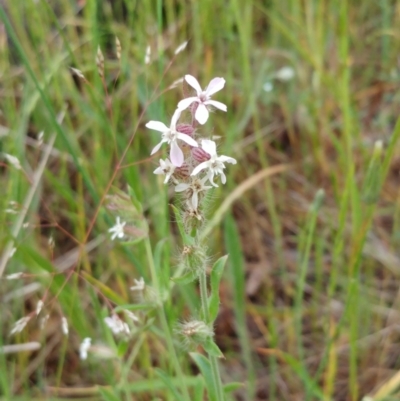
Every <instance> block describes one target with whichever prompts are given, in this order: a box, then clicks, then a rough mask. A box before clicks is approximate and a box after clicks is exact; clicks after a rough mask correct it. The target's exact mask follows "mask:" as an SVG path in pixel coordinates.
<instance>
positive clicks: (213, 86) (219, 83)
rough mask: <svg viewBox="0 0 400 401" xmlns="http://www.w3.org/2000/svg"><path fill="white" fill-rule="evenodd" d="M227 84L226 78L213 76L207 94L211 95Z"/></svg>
mask: <svg viewBox="0 0 400 401" xmlns="http://www.w3.org/2000/svg"><path fill="white" fill-rule="evenodd" d="M224 86H225V79H224V78H213V79H212V80H211V81H210V83H209V84H208V86H207V89H206V95H207V96H211V95H213V94H214V93H216V92H218V91H220V90H221V89H222V88H223V87H224Z"/></svg>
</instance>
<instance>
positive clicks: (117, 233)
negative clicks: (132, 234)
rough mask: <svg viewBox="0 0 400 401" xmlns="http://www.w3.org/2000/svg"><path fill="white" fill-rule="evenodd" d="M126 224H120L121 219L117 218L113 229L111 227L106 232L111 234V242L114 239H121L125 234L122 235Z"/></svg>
mask: <svg viewBox="0 0 400 401" xmlns="http://www.w3.org/2000/svg"><path fill="white" fill-rule="evenodd" d="M125 224H126V222H125V221H123V222H121V219H120V218H119V217H117V221H116V223H115V226H114V227H111V228H110V229H109V230H108V232H109V233H113V234H112V235H111V240H112V241H114V240H115V238H117V237H118V238H123V237H124V235H125V233H124V227H125Z"/></svg>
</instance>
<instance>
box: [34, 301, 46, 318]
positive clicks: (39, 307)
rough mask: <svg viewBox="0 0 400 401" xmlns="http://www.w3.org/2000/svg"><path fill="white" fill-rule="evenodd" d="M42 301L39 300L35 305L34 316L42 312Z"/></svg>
mask: <svg viewBox="0 0 400 401" xmlns="http://www.w3.org/2000/svg"><path fill="white" fill-rule="evenodd" d="M43 305H44V303H43V301H42V300H41V299H40V300H39V301H38V303H37V305H36V316H37V315H39V313H40V312H41V311H42V308H43Z"/></svg>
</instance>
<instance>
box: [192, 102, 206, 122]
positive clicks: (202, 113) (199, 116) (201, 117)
mask: <svg viewBox="0 0 400 401" xmlns="http://www.w3.org/2000/svg"><path fill="white" fill-rule="evenodd" d="M208 116H209V113H208V110H207V107H206V106H204V104H203V103H200V104H199V107H197V110H196V114H195V116H194V117H195V118H196V120H197V121H198V122H199V123H200V124H201V125H203V124H205V123H206V122H207V120H208Z"/></svg>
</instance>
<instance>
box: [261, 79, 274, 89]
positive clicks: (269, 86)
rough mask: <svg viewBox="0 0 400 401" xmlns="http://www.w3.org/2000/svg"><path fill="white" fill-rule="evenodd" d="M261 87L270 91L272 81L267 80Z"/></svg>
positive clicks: (272, 87)
mask: <svg viewBox="0 0 400 401" xmlns="http://www.w3.org/2000/svg"><path fill="white" fill-rule="evenodd" d="M263 89H264V91H265V92H272V90H273V89H274V85H273V84H272V82H270V81H267V82H265V84H264V85H263Z"/></svg>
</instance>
